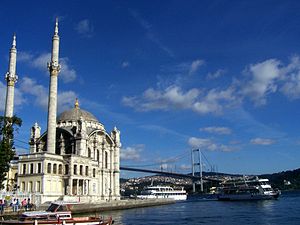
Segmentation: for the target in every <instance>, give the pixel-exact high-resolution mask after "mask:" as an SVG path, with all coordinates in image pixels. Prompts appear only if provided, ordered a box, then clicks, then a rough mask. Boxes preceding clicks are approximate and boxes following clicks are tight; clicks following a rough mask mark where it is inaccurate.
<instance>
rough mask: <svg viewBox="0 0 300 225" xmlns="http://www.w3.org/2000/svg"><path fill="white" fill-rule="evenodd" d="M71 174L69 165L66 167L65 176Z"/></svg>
mask: <svg viewBox="0 0 300 225" xmlns="http://www.w3.org/2000/svg"><path fill="white" fill-rule="evenodd" d="M68 174H69V165H65V175H68Z"/></svg>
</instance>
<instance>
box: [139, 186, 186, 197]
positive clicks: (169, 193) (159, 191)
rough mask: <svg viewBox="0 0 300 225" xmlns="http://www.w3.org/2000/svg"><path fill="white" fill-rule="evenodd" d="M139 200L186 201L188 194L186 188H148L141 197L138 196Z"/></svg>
mask: <svg viewBox="0 0 300 225" xmlns="http://www.w3.org/2000/svg"><path fill="white" fill-rule="evenodd" d="M137 198H140V199H149V198H152V199H155V198H170V199H174V200H176V201H177V200H186V199H187V193H186V191H185V190H184V188H182V189H180V190H174V188H172V187H170V186H149V187H146V188H145V189H144V190H143V191H142V192H141V195H138V196H137Z"/></svg>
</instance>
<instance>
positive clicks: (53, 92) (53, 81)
mask: <svg viewBox="0 0 300 225" xmlns="http://www.w3.org/2000/svg"><path fill="white" fill-rule="evenodd" d="M58 55H59V36H58V20H57V18H56V22H55V29H54V36H53V38H52V55H51V62H50V63H48V69H49V72H50V85H49V101H48V124H47V152H49V153H53V154H55V142H56V111H57V76H58V73H59V72H60V65H59V56H58Z"/></svg>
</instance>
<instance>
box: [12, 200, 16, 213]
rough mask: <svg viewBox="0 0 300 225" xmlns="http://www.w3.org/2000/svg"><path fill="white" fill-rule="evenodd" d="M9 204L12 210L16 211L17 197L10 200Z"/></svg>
mask: <svg viewBox="0 0 300 225" xmlns="http://www.w3.org/2000/svg"><path fill="white" fill-rule="evenodd" d="M11 206H12V210H13V212H16V211H17V199H15V198H14V199H13V200H12V202H11Z"/></svg>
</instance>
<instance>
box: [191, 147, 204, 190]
mask: <svg viewBox="0 0 300 225" xmlns="http://www.w3.org/2000/svg"><path fill="white" fill-rule="evenodd" d="M197 172H198V173H199V178H200V187H201V192H203V179H202V155H201V151H200V149H192V175H193V176H195V173H197ZM193 192H196V181H195V180H193Z"/></svg>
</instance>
